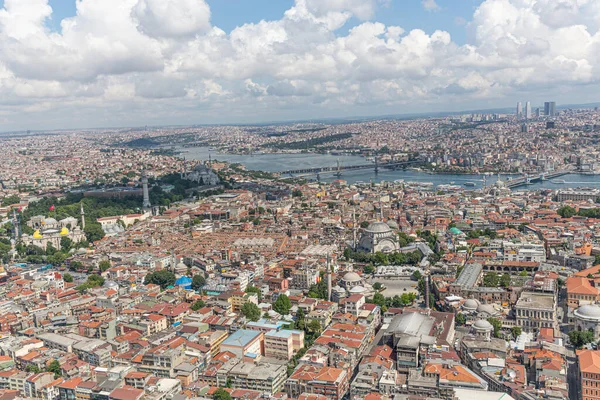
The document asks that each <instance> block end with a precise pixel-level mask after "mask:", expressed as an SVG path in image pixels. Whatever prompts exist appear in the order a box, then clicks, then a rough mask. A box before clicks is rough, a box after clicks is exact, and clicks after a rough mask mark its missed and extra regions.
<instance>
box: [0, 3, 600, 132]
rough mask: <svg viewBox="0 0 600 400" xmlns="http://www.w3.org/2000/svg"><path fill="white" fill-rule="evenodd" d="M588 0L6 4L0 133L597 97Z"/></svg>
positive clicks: (595, 16)
mask: <svg viewBox="0 0 600 400" xmlns="http://www.w3.org/2000/svg"><path fill="white" fill-rule="evenodd" d="M599 28H600V2H599V1H597V0H77V1H75V0H0V131H10V130H26V129H32V130H34V129H75V128H90V127H109V126H110V127H114V126H141V125H188V124H211V123H221V124H223V123H225V124H226V123H236V124H237V123H258V122H268V121H285V120H310V119H324V118H339V117H360V116H376V115H390V114H404V113H428V112H440V111H460V110H469V109H485V108H497V107H512V106H513V105H514V104H515V103H516V102H517V101H522V102H525V101H531V102H532V104H534V106H535V105H539V104H541V103H542V102H544V101H556V102H557V103H558V104H569V103H586V102H597V101H600V96H598V95H597V93H598V89H599V85H598V83H599V79H600V74H599V72H600V71H599V69H600V30H599Z"/></svg>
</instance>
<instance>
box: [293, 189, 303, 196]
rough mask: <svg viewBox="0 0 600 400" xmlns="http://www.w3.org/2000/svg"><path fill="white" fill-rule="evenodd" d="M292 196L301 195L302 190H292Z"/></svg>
mask: <svg viewBox="0 0 600 400" xmlns="http://www.w3.org/2000/svg"><path fill="white" fill-rule="evenodd" d="M292 197H302V191H300V189H294V190H292Z"/></svg>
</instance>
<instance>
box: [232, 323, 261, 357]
mask: <svg viewBox="0 0 600 400" xmlns="http://www.w3.org/2000/svg"><path fill="white" fill-rule="evenodd" d="M263 346H264V334H263V333H262V332H260V331H255V330H249V329H240V330H238V331H236V332H235V333H233V334H232V335H231V336H229V337H228V338H227V339H225V340H224V341H223V343H221V351H230V352H232V353H233V354H235V355H236V357H238V358H240V359H242V358H244V356H251V357H257V356H258V357H260V356H261V355H263V354H264V352H263Z"/></svg>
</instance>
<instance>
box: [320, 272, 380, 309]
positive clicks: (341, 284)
mask: <svg viewBox="0 0 600 400" xmlns="http://www.w3.org/2000/svg"><path fill="white" fill-rule="evenodd" d="M353 294H362V295H364V296H365V297H372V296H373V295H374V294H375V290H374V289H373V286H371V285H370V284H368V283H367V282H366V281H365V279H364V278H363V277H361V276H360V275H359V274H357V273H356V272H346V274H345V275H344V276H343V277H342V279H340V280H339V281H338V284H337V285H336V286H334V287H333V288H331V299H332V301H336V302H337V301H339V300H340V299H343V298H346V297H349V296H351V295H353Z"/></svg>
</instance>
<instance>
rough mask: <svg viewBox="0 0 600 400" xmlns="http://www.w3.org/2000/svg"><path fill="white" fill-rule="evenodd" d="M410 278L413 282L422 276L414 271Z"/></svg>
mask: <svg viewBox="0 0 600 400" xmlns="http://www.w3.org/2000/svg"><path fill="white" fill-rule="evenodd" d="M410 277H411V279H412V280H413V281H418V280H419V279H421V278H422V277H423V274H422V273H421V272H420V271H419V270H415V271H414V272H413V273H412V275H411V276H410Z"/></svg>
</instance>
